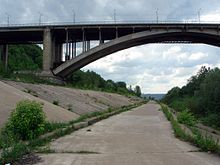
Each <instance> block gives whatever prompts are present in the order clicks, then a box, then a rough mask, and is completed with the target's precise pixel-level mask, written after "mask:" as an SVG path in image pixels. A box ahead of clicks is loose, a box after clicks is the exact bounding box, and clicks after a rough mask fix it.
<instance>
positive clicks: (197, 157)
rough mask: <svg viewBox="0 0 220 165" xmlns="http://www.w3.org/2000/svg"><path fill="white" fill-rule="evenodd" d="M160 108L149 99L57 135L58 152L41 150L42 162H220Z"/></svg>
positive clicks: (152, 164) (66, 164) (41, 164)
mask: <svg viewBox="0 0 220 165" xmlns="http://www.w3.org/2000/svg"><path fill="white" fill-rule="evenodd" d="M159 108H160V106H159V105H158V104H156V103H155V102H149V103H148V104H146V105H143V106H141V107H138V108H135V109H134V110H133V111H128V112H124V113H121V114H119V115H116V116H113V117H111V118H108V119H106V120H102V121H100V122H98V123H96V124H94V125H92V126H90V127H87V128H84V129H81V130H79V131H76V132H74V133H72V134H70V135H67V136H65V137H62V138H60V139H57V140H55V141H54V142H52V143H51V149H52V150H55V152H58V153H50V154H38V156H39V157H40V158H41V161H40V162H39V163H38V165H46V164H53V165H62V164H63V165H117V164H118V165H134V164H135V165H176V164H178V165H186V164H187V165H219V162H220V158H219V157H218V156H216V155H214V154H208V153H204V152H199V149H198V148H196V147H194V146H192V145H190V144H189V143H186V142H183V141H180V140H179V139H177V138H175V137H174V135H173V133H172V132H173V131H172V129H171V126H170V123H169V122H168V121H167V120H166V118H165V117H164V115H163V113H162V112H161V111H158V109H159ZM88 130H90V131H88ZM65 151H68V152H73V153H65ZM79 151H87V152H97V153H99V154H79V153H78V154H76V153H77V152H79ZM74 152H75V153H74Z"/></svg>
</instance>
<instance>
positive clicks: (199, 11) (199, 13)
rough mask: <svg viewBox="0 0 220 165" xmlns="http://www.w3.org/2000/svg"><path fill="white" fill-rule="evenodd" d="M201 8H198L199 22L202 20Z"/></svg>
mask: <svg viewBox="0 0 220 165" xmlns="http://www.w3.org/2000/svg"><path fill="white" fill-rule="evenodd" d="M201 10H202V9H201V8H200V9H199V10H198V20H199V23H200V22H201Z"/></svg>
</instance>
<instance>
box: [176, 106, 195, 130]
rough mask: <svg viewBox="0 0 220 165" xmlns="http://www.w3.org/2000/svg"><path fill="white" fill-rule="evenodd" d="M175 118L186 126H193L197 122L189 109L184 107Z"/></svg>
mask: <svg viewBox="0 0 220 165" xmlns="http://www.w3.org/2000/svg"><path fill="white" fill-rule="evenodd" d="M177 120H178V122H179V123H181V124H185V125H188V126H195V124H196V123H197V120H196V118H195V117H194V116H193V114H192V113H191V112H190V111H189V109H185V110H184V111H182V112H180V113H178V115H177Z"/></svg>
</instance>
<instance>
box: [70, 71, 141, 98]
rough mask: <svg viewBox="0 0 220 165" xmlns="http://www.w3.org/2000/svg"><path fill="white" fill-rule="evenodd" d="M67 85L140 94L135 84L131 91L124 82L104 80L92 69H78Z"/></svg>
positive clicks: (124, 93)
mask: <svg viewBox="0 0 220 165" xmlns="http://www.w3.org/2000/svg"><path fill="white" fill-rule="evenodd" d="M67 80H68V83H69V86H73V87H76V88H81V89H92V90H100V91H106V92H113V93H119V94H123V95H136V96H139V97H140V96H141V89H140V87H139V86H136V88H135V90H136V91H135V90H134V91H133V90H132V89H131V87H130V88H129V89H127V85H126V83H125V82H122V81H119V82H114V81H112V80H104V79H103V78H102V77H101V76H100V75H99V74H97V73H95V72H94V71H89V70H88V71H86V72H84V71H81V70H78V71H76V72H74V73H72V75H70V76H69V77H68V78H67Z"/></svg>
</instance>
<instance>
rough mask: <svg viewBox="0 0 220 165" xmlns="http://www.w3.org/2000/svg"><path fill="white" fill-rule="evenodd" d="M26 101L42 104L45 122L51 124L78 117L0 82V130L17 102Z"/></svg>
mask: <svg viewBox="0 0 220 165" xmlns="http://www.w3.org/2000/svg"><path fill="white" fill-rule="evenodd" d="M26 99H28V100H35V101H37V102H40V103H43V110H44V112H45V114H46V117H47V120H49V121H51V122H67V121H71V120H74V119H76V118H78V117H79V115H77V114H75V113H73V112H70V111H68V110H66V109H64V108H61V107H59V106H56V105H53V104H51V103H49V102H47V101H45V100H42V99H40V98H37V97H34V96H32V95H30V94H28V93H25V92H23V91H20V90H18V89H16V88H14V87H12V86H10V85H8V84H5V83H3V82H2V81H0V128H1V127H2V126H3V125H4V124H5V122H6V121H7V120H8V118H9V116H10V114H11V112H12V111H13V110H14V109H15V107H16V104H17V102H19V101H21V100H26Z"/></svg>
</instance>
